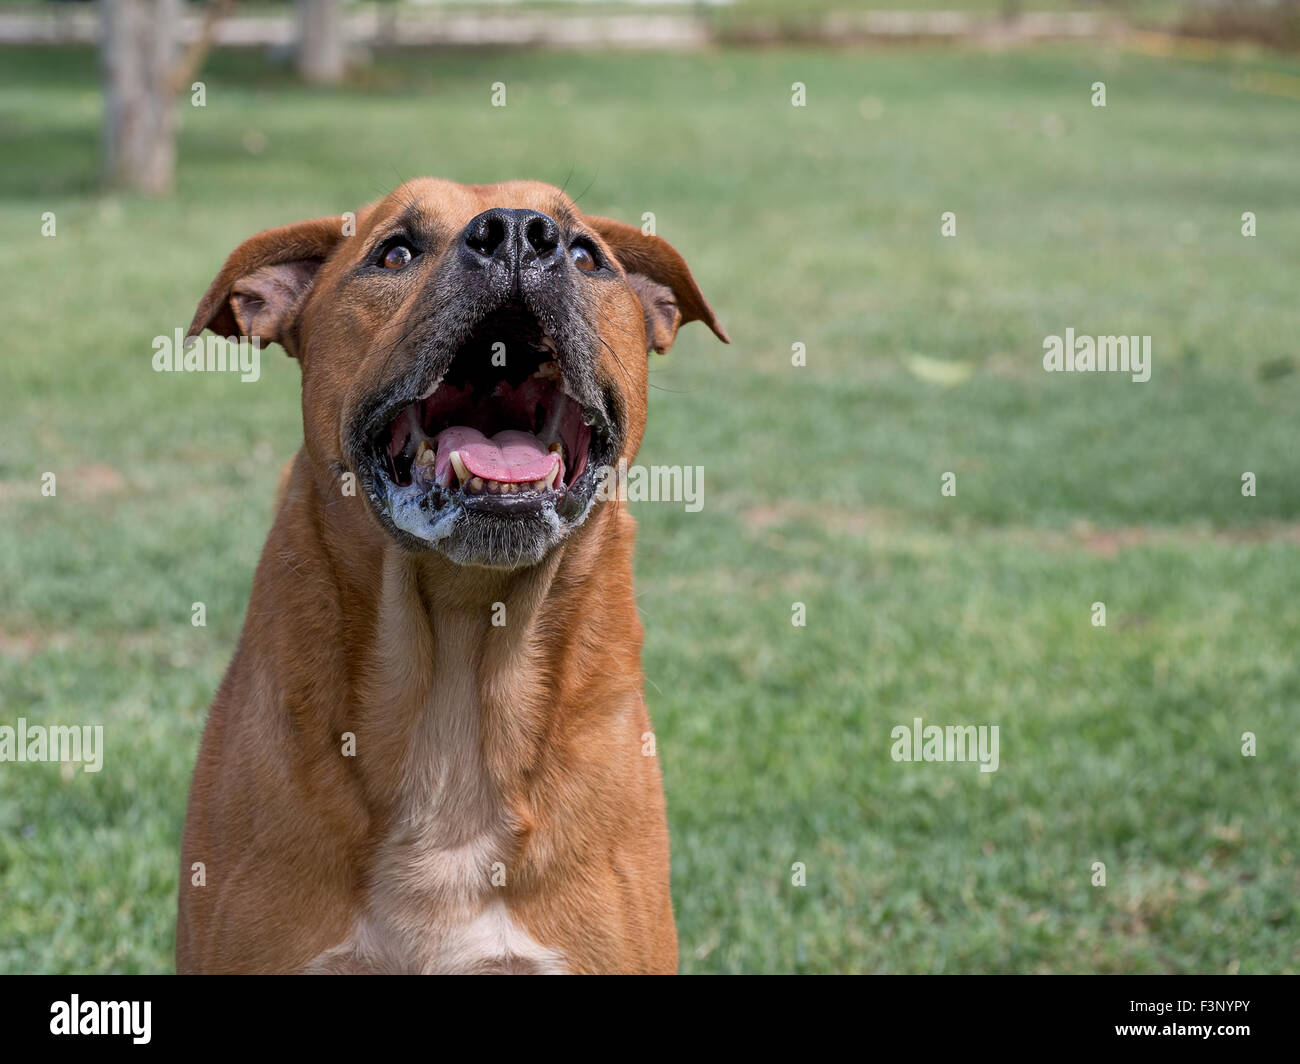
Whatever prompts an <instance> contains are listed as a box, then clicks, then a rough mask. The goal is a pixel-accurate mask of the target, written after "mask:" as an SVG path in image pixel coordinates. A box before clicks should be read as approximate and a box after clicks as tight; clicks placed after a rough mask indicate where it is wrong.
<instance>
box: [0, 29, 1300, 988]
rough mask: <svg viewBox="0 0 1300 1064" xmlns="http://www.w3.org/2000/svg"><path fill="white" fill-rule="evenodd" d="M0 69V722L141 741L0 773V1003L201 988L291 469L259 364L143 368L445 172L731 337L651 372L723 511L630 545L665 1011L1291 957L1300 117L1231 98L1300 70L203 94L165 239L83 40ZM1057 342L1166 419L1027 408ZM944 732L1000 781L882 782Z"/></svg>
mask: <svg viewBox="0 0 1300 1064" xmlns="http://www.w3.org/2000/svg"><path fill="white" fill-rule="evenodd" d="M0 64H2V65H3V66H4V67H5V68H6V69H7V70H8V71H9V72H10V76H9V77H7V78H6V79H5V82H4V84H3V86H0V140H3V142H4V143H3V151H4V155H5V158H6V163H5V166H4V168H3V170H0V264H2V265H3V276H4V277H5V279H6V280H5V285H4V288H3V291H2V294H0V311H2V312H3V320H4V322H5V324H6V333H7V338H8V341H7V345H6V346H7V351H6V354H5V358H4V359H3V360H2V361H0V365H2V366H3V373H4V380H3V386H2V387H0V395H2V396H3V398H0V404H3V406H2V410H3V416H2V417H0V514H2V516H3V520H0V603H3V607H2V608H3V614H2V615H0V723H8V724H12V723H14V721H15V720H16V718H17V717H19V716H25V717H26V718H28V720H29V721H32V722H47V723H103V724H104V726H105V731H106V747H107V749H106V755H105V768H104V770H103V771H102V772H100V773H98V774H94V775H92V774H86V773H82V772H80V771H76V772H61V771H60V768H59V767H58V766H55V765H14V764H5V765H0V971H8V972H12V971H60V972H62V971H71V972H82V971H92V972H99V971H130V972H134V971H156V970H168V969H169V968H170V965H171V949H172V920H173V912H174V909H173V906H174V893H175V881H176V875H177V868H176V855H177V849H178V840H179V834H180V829H181V824H182V820H183V816H184V803H185V795H186V788H187V786H188V781H189V772H190V769H191V766H192V762H193V758H194V755H195V752H196V749H197V742H198V736H199V732H200V729H201V726H202V721H203V717H204V714H205V711H206V706H207V704H208V702H209V700H210V698H211V696H212V693H213V691H214V689H215V687H216V685H217V683H218V681H219V680H220V677H221V674H222V671H223V670H224V668H225V666H226V664H227V662H228V660H229V658H230V655H231V653H232V651H233V648H234V643H235V640H236V638H237V636H238V633H239V628H240V625H241V622H242V617H243V611H244V607H245V605H246V602H247V596H248V590H249V583H250V580H251V575H252V569H253V566H254V564H255V561H256V559H257V556H258V552H259V550H260V547H261V544H262V540H263V538H264V536H265V534H266V530H267V528H268V526H269V519H270V506H271V498H272V494H273V490H274V485H275V480H276V475H277V472H278V469H279V466H280V464H281V462H282V461H283V460H284V459H285V458H286V457H287V456H288V455H290V454H291V453H292V452H293V450H294V449H295V448H296V447H297V445H298V442H299V441H300V439H301V427H300V411H299V406H298V397H297V370H296V367H295V366H294V364H293V363H292V362H291V361H289V360H287V359H284V358H282V357H280V356H279V354H278V351H276V350H273V351H271V352H270V353H269V354H268V357H266V358H265V359H264V361H263V374H262V380H261V382H259V383H258V384H256V385H246V384H240V383H238V381H236V380H234V379H233V378H232V379H224V378H222V379H217V378H215V377H202V376H191V377H188V378H184V377H180V376H171V375H158V374H154V373H153V372H151V370H150V357H151V354H152V348H151V340H152V338H153V337H154V336H156V335H159V334H170V332H171V331H172V330H173V329H174V328H176V327H177V326H179V325H183V324H185V323H186V322H188V320H189V316H190V314H191V312H192V310H193V307H194V305H195V303H196V301H197V299H198V297H199V295H200V294H201V293H202V292H203V290H204V288H205V287H206V285H207V283H208V281H209V280H210V278H211V276H212V275H213V274H214V273H215V271H216V269H217V267H218V265H219V264H220V262H221V261H222V259H223V257H224V256H225V254H226V253H227V252H228V251H229V250H230V249H231V248H232V247H233V246H234V244H235V243H236V242H237V241H238V240H239V239H241V238H242V237H243V236H245V235H248V234H251V233H252V232H254V231H256V230H258V229H260V228H263V227H266V226H270V225H275V224H279V223H283V222H286V221H290V220H293V219H296V218H300V217H307V216H313V215H318V214H329V213H342V212H343V211H345V210H348V209H351V208H353V207H355V206H357V205H358V204H360V203H362V202H365V201H367V200H369V199H372V198H375V197H376V196H378V195H379V194H381V193H382V192H384V191H386V190H387V189H388V188H390V187H391V186H393V185H394V184H396V183H397V182H398V181H399V180H400V179H402V178H405V177H410V176H413V175H417V174H421V173H434V174H440V175H444V176H448V177H452V178H457V179H461V180H475V181H483V180H493V179H497V178H504V177H510V176H531V177H537V178H541V179H546V180H550V181H553V182H555V183H556V184H567V186H568V188H569V189H570V191H571V192H574V193H581V194H582V196H581V201H580V202H581V206H582V207H583V208H585V209H587V210H590V211H593V212H598V213H603V214H610V215H614V216H619V217H623V218H626V219H628V220H632V221H636V220H638V219H639V218H640V217H641V215H642V213H643V212H645V211H653V212H655V214H656V218H657V223H658V229H659V232H660V233H661V234H662V235H664V236H666V237H667V238H668V239H669V240H671V241H673V242H674V243H675V244H676V245H677V246H678V248H679V249H680V250H681V251H682V252H683V253H684V254H685V256H686V257H687V259H688V261H689V262H690V263H691V264H692V266H693V268H694V270H695V273H696V276H697V277H698V278H699V279H700V282H701V284H702V286H703V288H704V290H705V292H706V293H707V294H708V295H709V297H710V298H711V299H712V301H713V302H714V305H715V306H716V307H717V308H718V310H719V313H720V315H721V317H722V319H723V321H724V322H725V324H726V325H727V327H728V329H729V330H730V332H731V334H732V337H733V340H734V344H733V346H731V347H729V348H724V347H722V346H721V345H719V344H717V343H716V342H715V341H713V340H712V338H711V337H710V336H709V335H708V334H707V333H705V332H704V331H703V330H702V329H700V327H698V326H695V327H691V328H688V329H686V330H684V332H683V334H682V336H681V338H680V340H679V343H678V345H677V346H676V347H675V348H674V350H673V351H672V353H671V354H669V355H668V356H667V358H664V359H656V360H655V362H654V372H653V377H652V379H653V381H654V383H655V385H656V387H655V390H654V391H653V395H652V404H651V407H652V409H651V419H650V431H649V434H648V436H647V439H646V442H645V445H644V447H643V450H642V460H643V461H645V462H648V463H663V464H697V463H698V464H702V465H704V467H705V471H706V475H705V489H706V496H705V507H704V510H703V511H702V512H701V513H698V514H686V513H684V512H683V511H682V509H681V508H680V507H674V506H671V505H662V504H659V505H655V504H643V505H635V504H634V510H635V512H637V514H638V516H639V519H640V526H641V532H640V548H639V555H638V583H639V590H640V604H641V609H642V612H643V614H644V619H645V623H646V627H647V632H648V637H647V643H646V649H645V672H646V678H647V695H648V699H649V703H650V706H651V712H652V715H653V717H654V719H655V724H656V729H657V731H658V734H659V747H660V754H661V757H662V759H663V765H664V770H665V774H666V782H667V790H668V802H669V814H670V819H671V827H672V833H673V846H674V851H673V887H674V897H675V900H676V907H677V915H678V924H679V932H680V937H681V963H682V968H683V970H685V971H689V972H707V971H733V972H734V971H740V972H763V971H793V972H844V971H903V972H955V971H1100V972H1117V971H1125V972H1165V971H1194V972H1221V971H1241V972H1278V971H1289V972H1295V971H1297V970H1300V947H1298V946H1297V943H1298V942H1300V934H1297V920H1298V917H1300V901H1297V899H1300V867H1298V866H1297V855H1298V851H1300V846H1298V843H1300V838H1298V834H1300V817H1297V816H1296V786H1295V781H1296V778H1297V775H1300V743H1298V742H1297V733H1298V731H1300V712H1298V710H1300V673H1298V672H1297V668H1296V660H1295V651H1296V646H1297V645H1298V644H1300V606H1298V605H1297V604H1298V603H1300V565H1298V564H1297V553H1296V552H1297V543H1298V542H1300V470H1298V468H1297V465H1296V431H1297V430H1296V420H1295V419H1296V414H1295V411H1296V407H1297V401H1298V400H1300V376H1297V375H1296V373H1295V372H1294V369H1295V367H1296V355H1295V348H1294V338H1295V337H1296V336H1297V335H1300V303H1297V301H1296V299H1295V280H1296V265H1297V260H1296V248H1298V247H1300V204H1297V201H1296V197H1295V174H1296V172H1297V170H1298V168H1300V142H1298V141H1297V140H1296V138H1295V136H1294V131H1295V124H1296V120H1297V107H1298V106H1300V104H1297V102H1296V100H1295V99H1292V98H1288V97H1286V96H1282V95H1270V94H1267V93H1263V92H1256V91H1251V90H1250V89H1249V86H1252V85H1256V86H1258V85H1265V86H1270V85H1279V84H1281V85H1286V84H1289V83H1290V82H1289V81H1288V80H1287V79H1295V78H1297V77H1300V67H1297V65H1296V64H1295V63H1294V61H1292V60H1286V59H1282V58H1276V57H1274V58H1268V59H1253V60H1252V59H1249V58H1241V57H1239V56H1238V57H1235V58H1231V59H1229V58H1211V59H1208V60H1205V61H1200V62H1195V63H1193V62H1187V61H1183V60H1179V59H1176V58H1172V57H1153V56H1145V55H1137V54H1131V53H1128V52H1123V51H1111V50H1098V49H1096V48H1095V47H1094V48H1087V49H1085V48H1080V49H1077V50H1073V49H1066V48H1052V49H1046V50H1042V51H1031V52H1013V53H1006V54H998V55H985V54H974V53H966V52H962V51H921V50H907V51H901V52H870V53H841V54H828V53H812V52H801V51H785V50H770V51H762V52H748V53H744V52H730V51H721V52H717V53H709V54H703V55H697V56H691V57H686V56H663V55H631V56H629V55H619V56H614V57H610V58H598V57H593V56H578V55H524V54H510V53H478V54H471V55H463V54H439V55H436V56H427V55H419V54H405V55H402V56H380V57H378V58H377V61H376V62H375V64H374V66H373V68H372V69H371V70H370V71H369V72H368V73H367V74H366V75H364V76H363V77H362V79H361V80H360V81H359V82H358V83H356V84H354V85H352V86H350V87H348V88H346V89H341V90H337V91H330V92H322V91H308V90H305V89H302V88H300V87H298V86H296V85H295V84H294V83H293V82H292V81H291V80H290V78H289V76H288V75H287V74H286V73H284V72H282V71H280V70H278V69H275V68H272V67H270V66H268V65H267V64H266V63H264V62H263V61H262V59H261V58H260V57H257V56H233V55H219V56H217V57H216V58H215V59H214V61H213V62H212V64H211V66H210V69H209V70H208V71H207V72H206V74H205V80H206V82H207V99H208V105H207V107H206V108H205V109H202V110H197V109H191V108H188V107H186V108H185V110H184V128H183V134H182V138H181V160H182V162H181V169H180V174H179V184H178V190H177V194H176V195H175V197H174V198H171V199H168V200H165V201H160V202H142V201H138V200H133V199H129V198H128V199H119V198H106V197H102V196H101V195H99V194H98V192H97V191H96V188H95V184H94V171H95V165H96V147H97V141H96V137H97V121H98V117H99V106H100V104H99V99H98V95H97V87H96V82H95V73H94V62H93V57H92V56H91V55H90V54H89V53H87V52H81V51H75V50H70V51H28V52H14V51H10V52H6V53H3V54H0ZM1261 73H1266V74H1269V75H1271V77H1269V78H1264V79H1260V78H1259V77H1257V76H1256V77H1253V78H1248V77H1246V76H1247V75H1259V74H1261ZM1279 75H1280V77H1279ZM1097 80H1103V81H1105V82H1106V84H1107V90H1108V106H1107V107H1106V108H1105V109H1101V108H1093V107H1092V106H1090V104H1089V95H1090V85H1091V84H1092V82H1094V81H1097ZM494 81H505V82H506V83H507V85H508V92H509V96H508V99H509V106H508V107H506V108H505V109H493V108H491V107H490V106H489V105H488V100H489V93H490V86H491V84H492V83H493V82H494ZM794 81H803V82H805V83H806V84H807V86H808V106H807V107H806V108H802V109H797V108H793V107H791V105H790V86H791V83H792V82H794ZM946 210H952V211H955V212H956V214H957V219H958V235H957V236H956V237H955V238H951V239H945V238H941V237H940V235H939V226H940V213H941V212H942V211H946ZM1247 210H1249V211H1254V212H1256V215H1257V218H1258V233H1259V235H1258V236H1256V237H1255V238H1253V239H1251V238H1246V237H1243V236H1242V235H1241V233H1240V227H1241V222H1240V217H1241V214H1242V212H1243V211H1247ZM45 211H53V212H54V213H55V215H56V218H57V227H58V228H57V233H58V235H57V237H56V238H54V239H48V238H42V237H41V236H40V225H41V215H42V213H43V212H45ZM1066 327H1073V328H1075V329H1076V331H1077V332H1079V333H1081V334H1082V333H1088V334H1105V333H1125V334H1127V333H1139V334H1147V335H1150V336H1151V337H1152V338H1153V349H1154V368H1153V372H1152V379H1151V381H1150V382H1149V383H1146V384H1133V383H1131V382H1129V381H1128V380H1127V379H1126V378H1125V379H1121V378H1119V377H1117V376H1110V375H1101V374H1098V375H1094V376H1092V377H1083V376H1078V375H1070V376H1067V375H1064V374H1061V375H1048V374H1045V373H1044V372H1043V370H1042V368H1041V357H1042V346H1041V345H1042V339H1043V337H1044V336H1046V335H1048V334H1052V333H1062V332H1063V331H1064V329H1065V328H1066ZM795 343H803V344H804V345H806V350H807V361H808V364H807V366H806V367H803V368H796V367H793V366H792V365H791V345H792V344H795ZM936 362H951V363H956V364H957V365H955V366H950V367H947V368H946V372H943V373H940V374H935V373H934V372H933V367H934V365H935V363H936ZM941 368H943V367H941ZM936 376H939V377H942V378H944V379H945V380H948V381H949V382H950V383H948V384H943V383H936V381H935V380H933V379H932V378H934V377H936ZM45 471H54V472H56V473H57V474H58V494H57V496H56V497H55V498H52V499H51V498H42V497H41V496H40V492H39V484H40V477H41V474H42V473H43V472H45ZM948 471H951V472H955V473H956V475H957V485H958V492H957V495H956V497H951V498H945V497H942V496H941V495H940V491H939V488H940V477H941V475H942V474H943V473H944V472H948ZM1245 471H1251V472H1254V473H1255V474H1256V476H1257V478H1258V495H1257V496H1256V497H1254V498H1246V497H1243V496H1242V494H1241V491H1240V484H1241V475H1242V473H1243V472H1245ZM195 601H202V602H204V603H205V604H206V608H207V622H208V623H207V627H206V628H194V627H191V625H190V623H189V621H190V608H191V603H193V602H195ZM1095 601H1103V602H1105V603H1106V606H1107V621H1108V623H1107V626H1106V627H1105V628H1095V627H1093V626H1092V625H1091V623H1090V615H1091V604H1092V603H1093V602H1095ZM794 602H802V603H804V604H805V606H806V609H807V624H806V626H805V627H795V626H793V625H792V623H791V610H792V603H794ZM917 716H919V717H922V718H923V719H924V720H925V721H926V722H927V723H936V724H959V723H972V724H988V725H993V724H996V725H998V726H999V727H1000V729H1001V767H1000V769H999V770H998V771H997V772H995V773H987V774H982V773H980V772H978V771H977V770H976V769H975V767H974V766H973V765H969V764H967V765H939V764H902V763H896V762H894V761H893V760H891V758H890V756H889V751H890V746H891V739H890V731H891V729H892V728H893V727H894V726H895V725H898V724H900V723H901V724H906V723H910V721H911V720H912V719H913V717H917ZM1247 731H1250V732H1253V733H1254V734H1255V735H1256V736H1257V737H1258V756H1256V757H1253V758H1252V757H1243V756H1242V755H1241V752H1240V748H1241V736H1242V733H1243V732H1247ZM1096 861H1101V862H1104V863H1105V865H1106V870H1107V885H1106V886H1104V887H1094V886H1092V885H1091V883H1090V879H1091V876H1092V865H1093V862H1096ZM795 862H802V863H803V864H804V865H805V866H806V876H807V885H806V886H803V887H795V886H792V883H791V879H792V872H791V866H792V865H793V864H794V863H795Z"/></svg>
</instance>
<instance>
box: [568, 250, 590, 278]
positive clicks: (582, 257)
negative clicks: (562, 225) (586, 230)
mask: <svg viewBox="0 0 1300 1064" xmlns="http://www.w3.org/2000/svg"><path fill="white" fill-rule="evenodd" d="M569 258H571V259H572V260H573V265H575V266H576V267H578V269H580V270H582V271H583V272H584V273H590V272H591V271H592V270H594V269H595V268H596V256H595V255H593V254H592V253H591V250H590V249H589V248H585V247H583V246H582V245H581V244H574V245H573V247H571V248H569Z"/></svg>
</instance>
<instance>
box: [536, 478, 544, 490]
mask: <svg viewBox="0 0 1300 1064" xmlns="http://www.w3.org/2000/svg"><path fill="white" fill-rule="evenodd" d="M545 487H546V481H545V480H534V481H533V491H541V490H542V489H543V488H545Z"/></svg>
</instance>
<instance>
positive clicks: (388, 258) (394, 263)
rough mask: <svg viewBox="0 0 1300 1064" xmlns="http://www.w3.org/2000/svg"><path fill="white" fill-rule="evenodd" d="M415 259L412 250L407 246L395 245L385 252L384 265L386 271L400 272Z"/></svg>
mask: <svg viewBox="0 0 1300 1064" xmlns="http://www.w3.org/2000/svg"><path fill="white" fill-rule="evenodd" d="M413 258H415V256H414V255H413V254H412V253H411V249H410V248H408V247H407V246H406V245H405V244H394V245H393V246H392V247H390V248H389V249H388V250H387V251H385V252H384V258H383V264H384V269H386V270H400V269H401V268H402V267H403V266H406V265H408V264H409V263H410V261H411V260H412V259H413Z"/></svg>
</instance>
